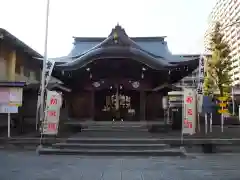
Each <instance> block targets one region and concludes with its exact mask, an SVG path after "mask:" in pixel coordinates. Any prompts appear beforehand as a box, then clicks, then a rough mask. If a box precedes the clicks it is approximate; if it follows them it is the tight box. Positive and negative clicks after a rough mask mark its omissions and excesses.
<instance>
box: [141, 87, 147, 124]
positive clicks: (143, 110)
mask: <svg viewBox="0 0 240 180" xmlns="http://www.w3.org/2000/svg"><path fill="white" fill-rule="evenodd" d="M142 120H146V92H145V91H140V121H142Z"/></svg>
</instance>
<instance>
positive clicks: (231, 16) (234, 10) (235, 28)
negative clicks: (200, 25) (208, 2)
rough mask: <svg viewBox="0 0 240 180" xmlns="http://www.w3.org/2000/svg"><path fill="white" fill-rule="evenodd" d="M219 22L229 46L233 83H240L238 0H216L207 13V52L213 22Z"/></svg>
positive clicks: (205, 40) (239, 13)
mask: <svg viewBox="0 0 240 180" xmlns="http://www.w3.org/2000/svg"><path fill="white" fill-rule="evenodd" d="M217 21H218V22H220V23H221V25H222V27H223V32H224V35H225V36H224V40H225V41H226V42H228V43H229V45H230V48H231V54H230V55H231V57H232V59H231V61H232V66H233V70H232V71H231V72H230V73H231V75H232V79H233V84H234V85H236V84H240V23H237V22H240V0H217V3H216V5H215V7H214V8H213V10H212V12H211V14H210V15H209V19H208V24H209V27H208V29H207V31H206V33H205V38H204V45H205V51H206V53H208V50H207V49H208V47H209V38H210V34H211V32H212V30H213V27H214V26H215V22H217Z"/></svg>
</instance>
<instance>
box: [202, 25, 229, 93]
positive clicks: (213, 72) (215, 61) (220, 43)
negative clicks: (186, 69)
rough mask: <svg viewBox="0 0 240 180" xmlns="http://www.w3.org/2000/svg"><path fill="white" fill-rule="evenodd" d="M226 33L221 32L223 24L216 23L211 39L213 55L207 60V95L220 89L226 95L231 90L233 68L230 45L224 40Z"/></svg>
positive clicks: (205, 85)
mask: <svg viewBox="0 0 240 180" xmlns="http://www.w3.org/2000/svg"><path fill="white" fill-rule="evenodd" d="M223 37H224V34H223V33H222V32H221V24H220V23H219V22H217V23H216V25H215V27H214V31H213V33H212V34H211V39H210V44H209V46H210V48H209V50H210V52H211V57H210V58H208V59H207V60H206V77H205V80H204V91H205V94H206V95H210V94H212V95H213V94H214V92H216V91H218V92H219V93H220V96H226V95H228V94H229V93H230V91H231V84H232V80H231V75H230V74H229V73H230V71H231V70H232V66H231V61H230V59H231V57H230V56H229V54H230V47H229V45H228V43H227V42H225V41H224V40H223Z"/></svg>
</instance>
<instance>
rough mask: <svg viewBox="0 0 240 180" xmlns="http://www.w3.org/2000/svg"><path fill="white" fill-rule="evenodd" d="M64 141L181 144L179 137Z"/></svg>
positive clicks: (69, 141)
mask: <svg viewBox="0 0 240 180" xmlns="http://www.w3.org/2000/svg"><path fill="white" fill-rule="evenodd" d="M65 142H66V143H75V144H129V145H131V144H176V145H180V144H181V139H180V138H178V139H176V138H173V139H154V138H151V137H149V138H89V137H85V138H69V139H67V140H66V141H65Z"/></svg>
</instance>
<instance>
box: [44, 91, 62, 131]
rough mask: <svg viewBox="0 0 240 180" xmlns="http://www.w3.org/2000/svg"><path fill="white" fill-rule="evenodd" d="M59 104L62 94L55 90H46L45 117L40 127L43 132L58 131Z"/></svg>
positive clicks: (60, 103)
mask: <svg viewBox="0 0 240 180" xmlns="http://www.w3.org/2000/svg"><path fill="white" fill-rule="evenodd" d="M61 106H62V95H61V94H60V93H57V92H56V91H47V100H46V110H45V119H44V122H43V129H42V133H43V134H48V135H56V134H57V133H58V124H59V116H60V109H61Z"/></svg>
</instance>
